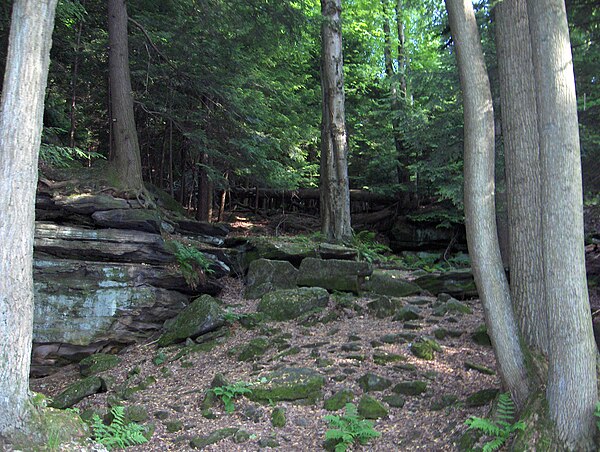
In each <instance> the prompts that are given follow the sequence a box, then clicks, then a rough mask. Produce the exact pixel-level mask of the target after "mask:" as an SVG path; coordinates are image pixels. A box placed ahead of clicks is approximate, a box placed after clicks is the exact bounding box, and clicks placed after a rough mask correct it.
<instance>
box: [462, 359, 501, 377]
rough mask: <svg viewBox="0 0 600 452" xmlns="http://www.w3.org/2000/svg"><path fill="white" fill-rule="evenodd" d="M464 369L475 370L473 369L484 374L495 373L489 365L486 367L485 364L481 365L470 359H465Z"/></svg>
mask: <svg viewBox="0 0 600 452" xmlns="http://www.w3.org/2000/svg"><path fill="white" fill-rule="evenodd" d="M465 369H467V370H475V371H477V372H479V373H482V374H485V375H494V374H495V373H496V372H494V371H493V370H492V369H490V368H489V367H486V366H483V365H481V364H477V363H474V362H471V361H465Z"/></svg>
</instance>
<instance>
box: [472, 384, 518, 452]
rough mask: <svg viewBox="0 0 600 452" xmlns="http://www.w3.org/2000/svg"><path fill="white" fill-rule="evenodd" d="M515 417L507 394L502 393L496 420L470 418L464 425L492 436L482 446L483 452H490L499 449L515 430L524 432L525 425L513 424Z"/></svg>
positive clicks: (512, 404) (512, 405) (511, 402)
mask: <svg viewBox="0 0 600 452" xmlns="http://www.w3.org/2000/svg"><path fill="white" fill-rule="evenodd" d="M514 417H515V405H514V403H513V401H512V400H511V398H510V395H509V394H506V393H503V394H500V395H499V397H498V412H497V420H495V421H492V420H490V419H485V418H480V417H475V416H471V417H470V418H469V419H467V421H466V422H465V424H467V425H468V426H469V428H473V429H476V430H480V431H482V432H483V433H484V434H486V435H487V436H492V437H493V439H492V440H490V441H488V442H487V443H486V444H484V446H483V452H492V451H494V450H498V449H500V447H502V445H503V444H504V443H505V442H506V441H507V440H508V438H510V435H512V434H513V433H514V432H516V431H517V430H521V431H523V430H525V427H526V426H525V423H524V422H522V421H517V422H514V423H513V419H514Z"/></svg>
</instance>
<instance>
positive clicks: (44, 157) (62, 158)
mask: <svg viewBox="0 0 600 452" xmlns="http://www.w3.org/2000/svg"><path fill="white" fill-rule="evenodd" d="M98 159H104V156H103V155H101V154H98V153H97V152H92V151H85V150H83V149H79V148H70V147H67V146H58V145H54V144H47V143H42V144H41V146H40V161H41V162H43V163H45V164H46V165H49V166H53V167H55V168H70V167H73V166H81V162H82V161H84V160H87V161H88V162H89V161H92V160H98Z"/></svg>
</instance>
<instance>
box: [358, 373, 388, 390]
mask: <svg viewBox="0 0 600 452" xmlns="http://www.w3.org/2000/svg"><path fill="white" fill-rule="evenodd" d="M357 381H358V385H359V386H360V388H361V389H362V390H363V391H365V392H371V391H385V390H386V389H387V388H389V387H390V386H391V385H392V382H391V381H390V380H388V379H387V378H384V377H381V376H379V375H376V374H373V373H367V374H365V375H363V376H362V377H360V378H359V379H358V380H357Z"/></svg>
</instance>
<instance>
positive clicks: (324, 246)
mask: <svg viewBox="0 0 600 452" xmlns="http://www.w3.org/2000/svg"><path fill="white" fill-rule="evenodd" d="M319 257H320V258H321V259H341V260H350V261H353V260H356V258H357V257H358V250H357V249H356V248H349V247H347V246H344V245H336V244H334V243H321V244H319Z"/></svg>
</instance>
